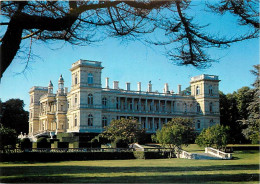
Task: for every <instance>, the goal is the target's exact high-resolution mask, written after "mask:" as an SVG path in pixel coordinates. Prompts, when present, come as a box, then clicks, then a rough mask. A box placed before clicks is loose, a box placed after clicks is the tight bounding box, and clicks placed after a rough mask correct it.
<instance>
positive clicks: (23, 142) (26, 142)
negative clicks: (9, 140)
mask: <svg viewBox="0 0 260 184" xmlns="http://www.w3.org/2000/svg"><path fill="white" fill-rule="evenodd" d="M20 144H21V149H22V150H23V149H27V148H32V143H31V141H30V139H29V138H24V139H21V142H20Z"/></svg>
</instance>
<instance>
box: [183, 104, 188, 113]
mask: <svg viewBox="0 0 260 184" xmlns="http://www.w3.org/2000/svg"><path fill="white" fill-rule="evenodd" d="M183 106H184V112H187V104H186V103H184V104H183Z"/></svg>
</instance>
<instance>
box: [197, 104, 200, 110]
mask: <svg viewBox="0 0 260 184" xmlns="http://www.w3.org/2000/svg"><path fill="white" fill-rule="evenodd" d="M197 112H201V109H200V104H199V103H197Z"/></svg>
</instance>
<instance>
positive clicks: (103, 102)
mask: <svg viewBox="0 0 260 184" xmlns="http://www.w3.org/2000/svg"><path fill="white" fill-rule="evenodd" d="M102 105H103V107H106V106H107V98H102Z"/></svg>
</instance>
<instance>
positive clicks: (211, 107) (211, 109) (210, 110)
mask: <svg viewBox="0 0 260 184" xmlns="http://www.w3.org/2000/svg"><path fill="white" fill-rule="evenodd" d="M209 112H210V113H212V112H213V103H212V102H210V103H209Z"/></svg>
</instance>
